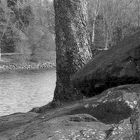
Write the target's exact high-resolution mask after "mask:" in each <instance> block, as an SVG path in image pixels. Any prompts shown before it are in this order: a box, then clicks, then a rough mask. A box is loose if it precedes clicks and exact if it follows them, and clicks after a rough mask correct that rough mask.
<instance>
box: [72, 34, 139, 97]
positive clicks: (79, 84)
mask: <svg viewBox="0 0 140 140" xmlns="http://www.w3.org/2000/svg"><path fill="white" fill-rule="evenodd" d="M72 82H73V85H74V87H76V88H77V89H79V90H81V92H82V93H83V94H84V95H85V96H86V97H91V96H94V95H95V94H99V93H101V92H102V91H104V90H105V89H108V88H111V87H115V86H119V85H124V84H137V83H140V32H137V33H135V34H134V35H132V36H130V37H126V38H125V39H124V40H122V41H121V42H120V43H119V44H118V45H117V46H115V47H113V48H112V49H110V50H107V51H103V52H100V53H99V54H98V55H97V56H95V57H94V58H93V59H92V60H91V61H90V62H89V63H88V64H87V65H86V66H85V67H84V68H82V69H81V70H80V71H79V72H77V73H76V74H75V75H74V76H73V77H72Z"/></svg>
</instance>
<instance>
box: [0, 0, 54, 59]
mask: <svg viewBox="0 0 140 140" xmlns="http://www.w3.org/2000/svg"><path fill="white" fill-rule="evenodd" d="M0 9H1V11H0V14H1V16H0V24H1V28H0V33H1V40H0V41H1V42H0V44H1V49H2V52H15V51H16V52H20V53H22V54H28V55H29V59H32V58H31V57H32V56H33V55H35V51H36V49H37V48H38V47H39V48H42V49H44V50H46V51H48V50H50V49H51V47H52V50H54V48H55V43H54V39H53V37H54V35H53V34H54V12H53V7H52V3H49V2H47V1H44V3H42V1H40V0H33V1H32V0H7V1H5V0H2V1H1V3H0ZM45 40H46V41H45ZM48 42H49V44H48ZM11 44H13V45H11ZM6 48H8V49H9V50H7V49H6Z"/></svg>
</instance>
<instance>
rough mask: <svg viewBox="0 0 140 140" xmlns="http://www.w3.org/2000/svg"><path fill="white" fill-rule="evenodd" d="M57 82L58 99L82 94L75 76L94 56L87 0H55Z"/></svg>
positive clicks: (71, 97) (55, 97) (64, 99)
mask: <svg viewBox="0 0 140 140" xmlns="http://www.w3.org/2000/svg"><path fill="white" fill-rule="evenodd" d="M54 10H55V25H56V26H55V31H56V72H57V82H56V89H55V92H54V100H53V101H54V102H57V101H58V102H68V101H72V100H76V99H77V97H78V98H79V97H82V96H81V94H80V93H78V91H77V90H76V89H74V88H73V86H72V83H71V80H70V79H71V76H72V75H73V74H74V73H75V72H77V71H78V70H79V69H81V67H83V66H84V65H85V64H86V63H87V62H88V61H89V60H90V59H91V57H92V53H91V50H90V46H89V42H88V39H89V38H88V37H89V36H88V33H87V20H88V17H87V1H86V0H54Z"/></svg>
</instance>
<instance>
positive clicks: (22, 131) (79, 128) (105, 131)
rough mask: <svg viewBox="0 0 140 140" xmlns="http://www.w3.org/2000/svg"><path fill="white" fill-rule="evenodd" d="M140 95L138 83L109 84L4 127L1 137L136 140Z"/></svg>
mask: <svg viewBox="0 0 140 140" xmlns="http://www.w3.org/2000/svg"><path fill="white" fill-rule="evenodd" d="M139 97H140V84H136V85H124V86H119V87H115V88H111V89H108V90H106V91H104V92H103V93H102V94H100V95H98V96H96V97H94V98H90V99H84V100H82V101H77V102H75V103H72V104H71V105H65V106H63V107H60V108H57V109H53V110H50V111H47V112H45V113H43V114H40V115H37V116H36V117H33V118H32V120H30V122H27V123H24V124H21V126H19V125H18V127H17V126H15V127H12V129H8V128H7V129H4V130H3V131H1V132H0V140H66V139H67V140H131V139H132V138H133V139H136V137H137V139H136V140H139V135H138V134H139V129H138V127H139V125H140V123H139V122H140V119H139V118H140V117H139V114H138V113H137V112H139V101H140V99H139ZM0 124H1V119H0ZM7 125H8V124H7ZM135 130H137V131H135Z"/></svg>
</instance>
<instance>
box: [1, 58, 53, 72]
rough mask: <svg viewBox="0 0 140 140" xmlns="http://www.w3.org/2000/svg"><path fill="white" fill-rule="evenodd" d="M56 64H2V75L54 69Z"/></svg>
mask: <svg viewBox="0 0 140 140" xmlns="http://www.w3.org/2000/svg"><path fill="white" fill-rule="evenodd" d="M55 66H56V65H55V63H51V62H46V61H45V62H24V63H10V62H3V61H1V62H0V73H1V72H8V71H22V70H40V69H53V68H55Z"/></svg>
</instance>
